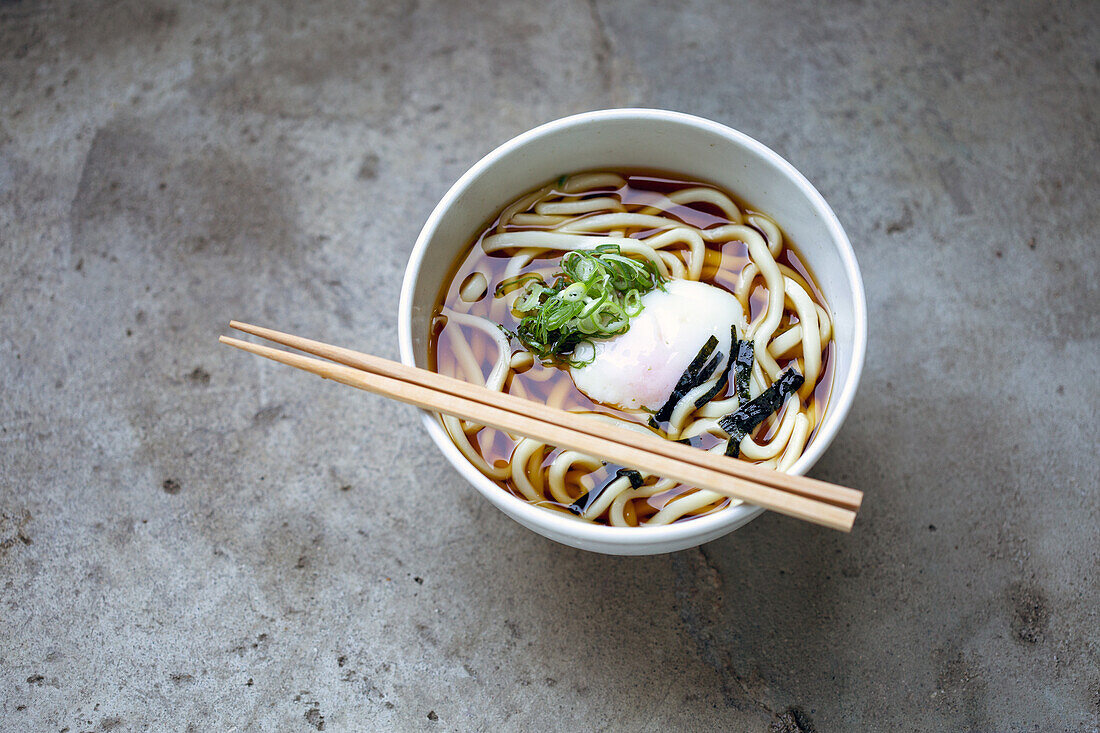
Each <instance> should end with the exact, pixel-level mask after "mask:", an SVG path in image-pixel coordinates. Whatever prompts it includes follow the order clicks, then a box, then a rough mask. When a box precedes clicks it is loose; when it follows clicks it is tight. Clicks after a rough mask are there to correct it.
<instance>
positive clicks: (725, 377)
mask: <svg viewBox="0 0 1100 733" xmlns="http://www.w3.org/2000/svg"><path fill="white" fill-rule="evenodd" d="M730 345H731V346H730V351H732V352H734V353H740V352H739V351H738V350H739V349H740V346H741V342H740V341H738V340H737V326H730ZM719 353H721V352H719ZM750 353H751V352H750ZM749 361H750V363H751V361H752V359H751V358H750V359H749ZM733 363H734V362H733V355H732V354H731V355H730V358H729V359H727V360H726V368H725V369H723V370H722V376H721V377H719V378H718V381H717V382H715V383H714V386H713V387H711V388H710V389H708V390H707V392H706V394H704V395H702V396H701V397H700V398H699V399H697V400H695V407H696V408H699V407H702V406H703V405H705V404H707V403H708V402H710V401H711V400H713V399H714V397H715V395H717V394H718V393H719V392H721V391H722V390H724V389H725V388H726V384H728V383H729V379H730V369H731V368H732V367H733Z"/></svg>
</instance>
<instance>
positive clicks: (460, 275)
mask: <svg viewBox="0 0 1100 733" xmlns="http://www.w3.org/2000/svg"><path fill="white" fill-rule="evenodd" d="M601 244H614V245H617V246H618V248H619V251H620V252H621V253H622V255H625V256H627V257H629V258H631V259H637V260H639V261H647V262H650V263H652V265H653V267H654V268H655V269H656V271H657V272H659V273H660V275H661V276H662V277H663V278H666V279H667V280H668V281H669V282H674V281H676V280H691V281H700V282H704V283H708V284H710V285H712V286H715V287H717V288H720V289H722V290H724V291H725V292H727V293H729V294H732V296H733V297H734V298H736V301H737V303H736V304H735V305H739V306H740V308H739V310H740V314H738V315H737V317H735V318H734V323H733V324H726V325H725V328H726V329H727V330H728V329H729V328H730V325H732V327H733V330H734V332H735V336H736V339H737V340H738V341H739V342H742V341H743V342H745V343H751V345H752V349H751V354H752V361H751V373H750V372H748V370H747V366H746V367H745V375H746V376H747V377H748V379H747V380H745V381H747V385H745V384H742V385H740V386H741V389H742V390H744V387H746V386H747V393H748V397H749V399H750V400H755V399H756V398H757V397H759V396H760V395H761V394H762V393H764V392H765V391H766V390H768V388H769V387H770V386H772V385H773V384H774V383H776V381H777V380H778V379H780V376H781V374H782V373H783V372H784V370H787V369H791V368H793V369H795V370H797V372H798V373H800V374H801V375H803V376H804V377H805V380H804V382H802V383H801V386H800V387H798V388H797V391H795V392H794V393H792V394H790V395H789V397H788V398H787V399H786V401H785V402H784V403H783V404H782V406H781V407H780V408H779V410H778V411H777V412H776V413H775V414H774V415H772V416H771V417H769V418H768V419H766V420H764V422H763V423H762V424H759V425H758V426H756V427H755V429H753V430H752V432H750V433H749V434H747V435H744V437H743V438H741V440H740V444H739V451H737V452H739V459H740V460H748V461H751V462H754V463H760V464H764V465H767V466H771V467H774V468H776V469H778V470H780V471H785V470H788V469H789V468H790V467H791V466H792V465H793V464H794V463H795V461H796V460H797V459H798V458H799V456H801V455H802V453H803V451H804V449H805V447H806V445H807V444H808V442H809V441H810V440H811V439H812V437H813V434H814V430H815V428H816V427H817V426H818V424H819V423H820V420H821V416H822V412H823V410H824V407H825V404H826V402H827V400H828V394H829V383H830V381H831V373H830V371H831V370H830V355H831V349H832V346H831V337H832V326H831V321H830V317H829V313H828V311H827V310H826V308H825V306H824V300H823V298H822V296H821V293H820V292H819V291H818V289H817V287H816V286H815V284H814V283H813V280H812V278H811V276H810V273H809V271H808V270H807V269H806V268H805V267H804V266H803V265H802V263H801V261H800V260H799V258H798V256H797V254H796V252H795V251H794V250H793V248H792V247H791V245H790V243H787V242H785V240H784V236H783V233H782V231H781V230H780V227H779V226H778V225H777V224H776V222H775V221H773V220H772V219H771V218H770V217H768V216H767V215H766V214H763V213H760V212H757V211H753V210H751V209H749V208H747V207H746V206H743V205H739V204H738V203H737V202H736V201H735V200H734V199H733V198H732V197H731V196H729V195H728V194H726V193H724V192H723V191H721V190H719V189H718V188H716V187H714V186H712V185H709V184H705V183H699V182H693V181H685V180H680V179H677V178H675V177H670V176H668V175H666V174H650V173H642V172H634V173H623V172H603V171H601V172H585V173H579V174H576V175H572V176H568V177H565V176H563V177H562V178H561V179H559V180H557V181H555V182H553V183H550V184H548V185H546V186H543V187H542V188H540V189H538V190H537V191H532V192H530V193H528V194H526V195H524V196H522V197H521V198H519V199H517V200H516V201H514V202H513V203H511V204H509V205H508V206H507V207H506V208H504V209H503V210H502V211H501V212H500V215H499V216H498V217H497V219H496V220H495V221H493V222H492V223H491V224H490V225H489V226H487V227H486V228H485V229H484V230H483V231H482V232H481V233H479V235H478V236H477V237H476V239H474V241H473V242H472V243H471V246H470V248H469V250H468V251H467V252H466V254H464V255H463V256H462V258H461V259H460V260H459V262H458V263H456V266H455V270H454V273H453V276H452V278H451V279H450V280H449V281H448V283H447V284H446V286H445V289H444V291H443V292H442V293H441V296H440V302H439V304H438V309H437V312H436V313H437V315H436V318H435V319H434V321H433V333H432V339H431V354H432V360H433V364H432V366H433V368H434V369H436V370H437V371H439V372H441V373H444V374H449V375H452V376H456V377H459V378H462V379H465V380H467V381H470V382H475V383H478V384H484V385H485V386H487V387H489V388H490V389H494V390H503V391H506V392H510V393H512V394H516V395H519V396H520V397H524V398H528V399H534V400H539V401H544V402H546V403H548V404H550V405H552V406H555V407H559V408H561V409H565V410H571V411H576V412H585V413H590V414H593V415H595V416H596V417H597V418H598V419H600V420H606V421H610V422H614V423H615V424H618V425H621V426H624V427H627V428H629V429H632V430H637V431H640V432H657V433H658V434H659V435H661V436H662V437H667V438H668V439H670V440H680V441H686V442H690V444H691V445H694V446H697V447H699V448H701V449H704V450H711V451H717V452H722V451H723V450H724V449H725V447H726V442H727V441H728V439H729V437H730V436H729V435H728V434H727V433H726V432H725V430H723V428H722V425H720V424H719V419H720V418H722V417H723V416H725V415H729V414H730V413H733V412H734V411H736V410H738V408H739V407H741V406H742V404H743V403H744V400H743V399H742V398H743V397H744V396H745V393H744V391H741V395H740V397H739V395H738V392H739V390H738V387H737V385H735V384H734V381H735V380H734V378H733V376H732V373H730V368H729V367H731V366H733V365H732V364H731V363H730V361H731V359H733V358H734V353H733V352H734V351H735V346H736V344H735V343H733V342H731V343H730V345H729V347H728V348H726V352H727V353H724V354H722V353H717V352H716V354H715V358H716V360H717V361H718V364H717V369H715V370H714V372H713V374H712V375H711V376H710V377H709V378H708V379H707V380H706V381H704V382H703V383H701V384H699V385H697V386H695V387H693V388H692V389H691V390H690V391H688V392H687V393H686V394H683V395H682V396H681V397H680V398H679V399H678V400H676V401H675V404H674V405H670V407H671V410H670V412H669V414H668V418H667V420H666V421H664V422H663V423H662V424H661V426H660V427H658V428H655V427H652V426H651V424H650V423H651V420H652V417H653V410H652V409H648V410H647V409H643V408H639V407H635V408H628V407H622V406H611V405H608V404H603V403H600V402H596V401H594V400H592V399H590V398H589V397H588V396H586V394H585V393H583V392H581V391H580V390H579V389H578V388H577V386H576V384H575V383H574V380H573V379H572V378H571V375H570V371H569V369H568V368H567V367H566V366H565V365H563V364H561V363H545V364H544V363H543V360H541V359H539V358H537V357H536V356H535V355H533V354H532V353H531V352H530V351H529V350H527V349H525V348H524V346H523V345H522V344H521V343H519V342H517V341H516V340H514V339H510V338H509V335H507V334H506V333H505V330H504V329H507V330H508V331H509V332H512V333H514V332H515V331H516V328H517V324H518V322H519V320H520V318H519V314H517V313H515V312H513V307H514V306H515V304H516V299H517V297H519V296H520V291H519V290H518V289H513V290H510V291H508V288H501V287H500V286H501V284H502V283H505V284H507V283H509V282H516V279H517V276H522V275H527V274H535V275H539V276H541V278H542V279H543V280H544V281H550V280H552V279H553V278H554V277H555V275H556V274H557V273H558V272H559V271H560V266H561V260H562V257H563V255H564V254H565V253H566V252H569V251H572V250H591V249H593V248H594V247H596V246H597V245H601ZM731 303H732V301H731ZM696 315H697V317H698V318H700V319H706V317H707V314H706V313H699V314H696ZM502 327H503V328H502ZM725 374H728V375H729V376H728V377H724V376H723V375H725ZM672 401H673V398H670V402H672ZM441 419H442V421H443V425H444V427H445V428H446V430H447V433H448V434H449V435H450V437H451V439H452V440H453V441H454V443H455V445H456V446H457V447H458V449H459V450H460V451H461V452H462V453H463V455H465V456H466V458H467V459H469V460H470V462H471V463H472V464H473V465H475V466H476V467H477V468H478V470H480V471H481V472H482V473H483V474H485V475H486V476H487V477H489V478H490V479H492V480H493V481H495V482H496V483H497V484H499V485H500V486H501V487H502V488H503V489H504V490H507V491H510V492H511V493H513V494H514V495H516V496H518V497H520V498H522V499H524V500H526V501H528V502H531V503H532V504H536V505H539V506H542V507H546V508H548V509H551V510H555V511H562V512H566V513H570V514H571V515H575V516H578V517H579V518H580V519H582V520H588V521H592V522H598V523H602V524H610V525H613V526H622V527H626V526H655V525H663V524H668V523H671V522H677V521H684V520H686V519H690V518H692V517H696V516H699V515H702V514H707V513H710V512H714V511H719V510H721V509H723V508H724V507H727V506H729V505H730V504H731V500H729V499H727V498H726V497H724V496H721V495H719V494H716V493H713V492H710V491H705V490H699V489H695V488H693V487H690V486H683V485H678V484H676V483H675V482H672V481H670V480H667V479H663V478H660V477H658V476H652V475H649V474H646V473H644V472H634V471H626V470H621V469H623V468H624V467H620V466H613V465H605V464H604V463H603V462H602V461H600V460H598V459H596V458H594V457H592V456H587V455H585V454H583V453H580V452H577V451H572V450H559V449H557V448H555V447H554V446H549V445H545V444H543V443H541V442H539V441H537V440H534V439H530V438H524V437H521V436H512V435H507V434H504V433H502V432H500V431H497V430H493V429H490V428H486V427H484V426H481V425H478V424H474V423H470V422H466V421H462V420H459V419H457V418H453V417H448V416H442V417H441ZM735 447H736V446H735ZM731 460H734V459H731ZM733 503H736V502H733Z"/></svg>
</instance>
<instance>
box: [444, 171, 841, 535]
mask: <svg viewBox="0 0 1100 733" xmlns="http://www.w3.org/2000/svg"><path fill="white" fill-rule="evenodd" d="M618 172H619V173H620V175H623V176H624V177H626V179H627V184H626V186H624V187H623V188H622V189H619V190H618V195H619V196H620V198H621V200H622V202H623V203H624V204H625V205H626V206H628V207H632V206H640V205H649V204H651V203H655V201H654V200H655V199H656V198H658V196H656V195H655V194H657V195H660V194H668V193H671V192H673V191H677V190H679V189H682V188H689V187H700V186H704V187H707V188H715V189H716V190H721V189H718V187H716V186H711V185H710V184H706V183H700V182H696V181H690V180H687V179H683V178H680V177H677V176H675V175H672V174H667V173H660V172H653V171H628V172H624V171H618ZM610 192H611V190H610V189H602V190H599V195H606V194H608V193H610ZM722 192H723V193H725V194H726V195H730V194H729V193H728V192H726V191H722ZM731 198H732V199H733V201H734V203H736V204H737V205H738V206H739V207H740V208H741V210H742V212H744V213H745V214H746V216H748V215H751V214H753V213H755V211H756V210H754V209H752V208H751V207H749V206H746V205H745V203H744V202H743V201H741V200H740V199H738V198H737V197H734V196H731ZM663 214H664V215H666V216H673V217H675V218H677V219H679V220H680V221H682V222H684V223H685V224H689V225H691V226H694V227H697V228H704V229H705V228H711V227H715V226H720V225H723V224H730V223H732V222H730V221H729V219H728V218H727V217H726V216H725V214H724V213H723V212H722V211H721V210H720V209H718V208H717V207H715V206H713V205H711V204H708V203H697V204H693V205H691V206H684V205H675V206H672V207H671V208H665V209H663ZM498 223H499V217H498V218H497V219H494V220H493V221H492V222H491V223H490V224H488V225H486V226H485V227H483V228H482V229H481V231H480V233H479V234H478V236H477V238H476V239H474V240H473V241H472V242H471V243H470V246H469V247H468V248H467V250H466V254H465V255H463V256H462V257H461V258H460V259H458V260H457V261H456V262H455V264H454V266H453V268H452V273H451V276H450V277H449V278H448V280H447V283H446V286H445V288H444V289H443V290H442V292H441V293H440V295H439V297H438V299H437V305H436V308H435V311H434V312H435V314H438V313H439V312H440V309H441V308H442V307H443V306H448V307H454V306H455V305H456V304H457V303H459V302H460V296H459V288H460V286H461V284H462V282H463V281H464V280H465V279H466V278H467V277H468V276H470V275H471V274H472V273H474V272H477V271H480V272H482V273H483V274H484V275H485V276H486V278H487V279H488V281H489V288H488V292H487V294H486V295H485V296H484V297H483V298H481V299H480V300H479V301H477V302H476V303H473V304H472V305H471V307H470V308H469V310H468V312H469V313H471V314H473V315H477V316H481V317H485V318H489V320H492V321H493V322H497V320H498V319H495V318H492V317H490V316H489V311H490V307H491V306H492V302H493V291H494V290H495V288H496V286H497V284H499V283H500V281H501V280H502V279H503V277H504V272H505V268H506V267H507V265H508V262H509V260H510V259H511V258H512V256H513V254H514V251H512V250H506V251H503V252H494V253H486V252H485V251H484V250H483V249H482V247H481V241H482V239H484V238H485V237H486V236H488V235H490V234H493V233H494V232H495V231H496V228H497V225H498ZM542 228H543V227H524V229H531V230H537V229H542ZM646 234H648V232H640V233H635V234H632V235H631V236H635V237H638V236H645V235H646ZM707 250H708V258H707V261H706V263H705V265H704V268H703V274H702V277H701V280H702V281H703V282H706V283H709V284H710V285H714V286H716V287H720V288H722V289H723V290H726V291H728V292H730V293H733V292H734V290H735V289H736V287H737V279H736V278H733V277H730V275H729V271H733V272H737V273H740V271H741V270H742V268H743V267H744V266H745V265H746V264H748V261H749V259H748V248H747V247H746V245H745V244H744V243H743V242H740V241H731V242H726V243H724V244H721V245H717V244H713V243H707ZM712 253H720V255H717V256H716V255H715V254H712ZM712 257H713V258H715V261H714V262H713V263H712V262H711V258H712ZM719 258H720V260H721V263H723V264H727V263H728V264H730V265H733V266H732V267H729V266H727V267H726V268H721V267H716V266H717V265H718V264H719V262H718V260H719ZM550 259H553V260H556V259H557V255H556V254H554V253H548V254H547V256H545V257H542V258H536V259H535V260H534V261H532V262H531V263H530V264H529V265H528V266H527V267H525V268H524V269H523V270H521V274H522V273H525V272H529V271H532V270H534V269H542V268H545V267H546V266H547V263H548V260H550ZM776 261H777V262H779V263H780V264H783V265H787V266H788V267H790V268H791V269H792V270H794V271H796V272H798V273H799V274H800V275H802V277H803V278H804V279H805V280H806V281H807V283H809V285H810V287H811V289H812V292H811V296H812V297H813V299H814V301H815V302H817V303H818V304H819V305H822V306H824V304H825V300H824V298H823V296H822V293H821V291H820V289H819V288H818V286H817V283H816V282H815V281H814V279H813V277H812V276H811V274H810V272H809V270H808V269H807V268H806V266H805V265H804V264H803V263H802V260H801V259H800V258H799V257H798V255H797V253H796V251H795V248H794V246H793V245H792V244H791V242H790V241H788V240H786V235H785V234H784V248H783V251H782V252H781V253H780V256H779V257H778V258H777V260H776ZM766 305H767V294H766V292H765V289H764V288H763V286H760V285H758V286H757V287H756V288H754V290H753V292H752V294H751V296H750V299H749V306H750V309H749V310H750V313H749V321H750V322H751V321H752V320H754V319H755V318H756V317H757V316H759V314H760V313H761V312H762V311H763V309H764V308H765V306H766ZM826 309H827V308H826ZM501 312H502V313H503V314H504V315H503V321H504V322H503V323H502V324H501V325H503V326H504V327H505V328H507V329H509V330H512V331H514V330H515V328H516V326H517V321H516V319H515V318H514V317H513V316H512V314H511V313H509V312H507V310H506V309H503V310H501ZM434 322H435V319H433V323H434ZM785 323H786V321H785ZM789 323H792V324H793V323H797V318H794V317H792V318H791V319H790V321H789ZM451 333H452V332H451V331H450V330H449V329H447V328H445V327H444V328H439V327H437V326H433V329H432V336H431V338H430V340H429V356H428V358H429V366H430V368H431V369H433V370H435V371H437V372H440V373H442V374H449V375H452V376H458V377H460V378H465V375H464V374H463V372H462V370H461V368H460V367H459V363H458V361H457V359H456V357H455V354H454V346H453V343H452V340H451ZM464 335H465V336H466V338H467V340H468V342H469V344H470V348H471V350H472V351H473V353H474V356H475V357H476V358H477V360H478V363H479V366H480V368H481V373H482V374H488V373H489V372H490V371H491V370H492V368H493V364H494V362H495V354H496V353H497V350H496V346H495V344H494V343H493V341H492V339H491V338H490V337H489V336H488V335H487V334H484V333H482V332H481V331H479V330H477V329H465V330H464ZM513 353H514V352H513ZM791 363H792V360H785V359H784V360H780V361H779V365H780V367H781V368H786V366H787V365H788V364H791ZM540 378H541V379H540ZM832 378H833V342H832V340H830V342H829V344H828V346H827V347H826V349H825V351H824V353H823V354H822V371H821V377H820V378H819V380H818V383H817V386H816V387H815V388H814V391H813V396H812V397H811V404H815V403H816V407H817V408H818V409H816V410H815V413H816V415H817V416H818V419H817V423H818V424H820V421H821V415H822V414H823V412H824V408H825V406H826V405H827V403H828V399H829V393H830V389H831V385H832ZM731 382H732V380H731ZM732 387H733V385H732V384H731V385H730V387H729V388H727V390H726V392H724V393H723V394H721V395H719V396H718V397H717V398H716V399H723V398H725V397H728V396H730V394H731V392H732ZM555 390H557V391H560V392H561V394H562V395H563V398H564V399H563V402H562V404H561V405H560V406H561V407H562V408H563V409H566V410H576V411H586V412H596V413H603V414H607V415H614V416H616V417H619V418H625V419H630V420H633V421H635V422H638V423H639V424H644V423H645V416H636V415H631V414H629V413H623V412H621V411H619V410H615V409H613V408H610V407H606V406H604V405H600V404H598V403H595V402H593V401H591V400H590V399H588V397H586V396H585V395H584V393H582V392H581V391H580V390H578V389H577V388H576V387H575V386H574V384H573V380H572V378H571V377H570V376H569V372H568V371H567V370H565V369H560V368H558V367H555V366H549V367H546V366H542V365H541V364H540V363H539V362H538V360H537V359H536V360H535V364H534V366H532V367H531V368H530V369H529V370H527V371H525V372H523V373H519V374H517V373H513V374H512V375H511V377H510V378H509V380H508V382H507V383H506V384H505V391H508V392H510V393H512V394H520V395H523V394H524V393H526V396H527V397H528V398H529V399H533V400H536V401H541V402H546V401H548V399H549V397H550V395H551V392H554V391H555ZM777 417H778V416H773V417H771V418H769V419H768V420H766V421H765V422H764V423H762V424H761V425H760V426H759V427H758V428H757V430H756V431H755V432H754V434H753V435H754V437H755V438H756V439H757V440H767V439H769V438H770V437H771V435H772V433H773V432H774V431H775V429H776V428H777V427H778V420H777ZM816 434H817V425H815V426H814V429H813V432H812V433H811V434H810V437H809V439H808V440H807V446H808V445H809V443H810V442H811V441H812V440H813V438H814V436H815V435H816ZM719 442H721V441H720V440H719V439H718V438H716V437H714V436H712V435H710V434H704V435H702V436H700V437H699V438H697V439H695V440H693V441H692V444H693V445H697V446H698V447H700V448H704V449H706V448H711V447H713V446H715V445H717V444H718V443H719ZM471 443H472V444H473V445H474V447H475V448H477V450H478V452H479V453H481V455H482V456H483V457H484V458H485V459H486V460H487V461H488V462H489V463H490V464H493V465H503V464H506V463H508V462H509V459H510V457H511V455H512V450H513V448H514V447H515V443H513V442H512V440H511V439H509V438H508V436H507V435H505V434H504V433H502V432H500V431H497V430H493V429H489V428H485V429H482V430H480V431H478V433H477V434H476V436H475V437H474V438H472V439H471ZM559 452H560V451H559V450H553V451H546V453H545V455H544V456H543V463H542V465H543V467H544V468H548V467H549V466H550V464H551V463H552V462H553V460H554V458H555V457H557V455H558V454H559ZM619 468H620V466H615V465H608V466H605V467H604V468H602V469H600V470H599V471H596V472H594V473H593V474H591V478H592V479H593V480H594V483H593V487H594V488H598V487H600V486H602V485H603V484H604V483H605V482H606V481H608V480H610V479H611V478H613V477H614V476H615V471H616V470H618V469H619ZM567 478H574V476H573V475H572V474H570V476H568V477H567ZM498 483H500V485H501V486H502V488H504V489H506V490H508V491H510V492H511V493H513V494H514V495H516V496H518V497H520V498H524V497H523V494H522V493H521V492H520V491H519V489H517V488H516V487H515V486H514V485H513V483H512V482H511V480H510V479H509V480H506V481H504V482H498ZM567 486H569V488H570V489H571V490H572V491H573V498H574V499H576V498H578V497H580V496H581V495H582V494H583V493H584V488H583V487H582V486H580V485H579V483H578V482H576V481H568V480H567ZM689 490H690V489H686V488H683V487H679V488H677V489H674V490H672V491H669V492H664V493H662V494H657V495H655V496H653V497H650V498H649V499H648V500H636V501H634V502H633V504H634V506H633V507H630V506H629V504H628V511H627V513H626V516H627V518H628V519H630V517H631V516H632V514H634V511H636V512H637V513H638V515H640V516H635V517H634V522H632V523H635V524H636V523H637V521H638V519H642V520H644V519H646V518H647V517H648V516H651V515H652V514H654V513H656V512H657V511H659V510H660V509H661V508H662V507H663V506H664V505H665V504H666V503H667V502H668V501H670V500H671V499H673V498H675V497H677V496H680V495H681V494H683V493H685V492H687V491H689ZM726 503H728V502H724V503H723V504H722V505H720V506H724V505H725V504H726ZM540 505H541V506H548V507H550V508H555V509H560V510H562V511H566V510H567V508H566V507H565V506H563V505H560V504H557V503H555V502H551V501H547V502H543V503H542V504H540ZM707 511H708V512H709V511H711V510H710V509H708V510H707ZM691 516H692V515H690V514H689V515H688V516H687V517H685V519H690V518H691ZM599 521H601V522H604V523H606V513H605V514H604V516H603V517H600V518H599ZM680 521H683V520H680Z"/></svg>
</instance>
